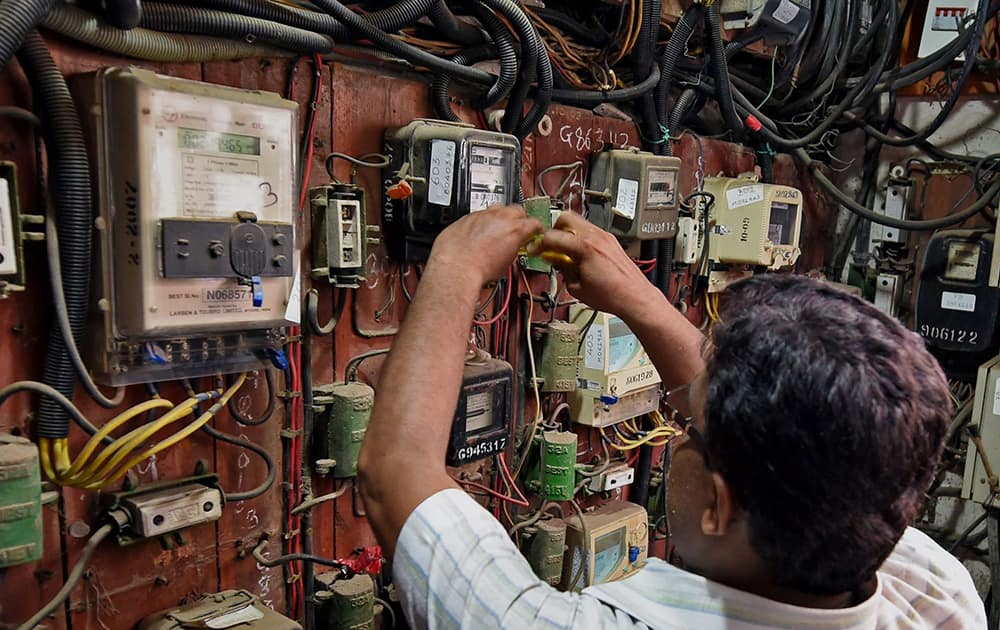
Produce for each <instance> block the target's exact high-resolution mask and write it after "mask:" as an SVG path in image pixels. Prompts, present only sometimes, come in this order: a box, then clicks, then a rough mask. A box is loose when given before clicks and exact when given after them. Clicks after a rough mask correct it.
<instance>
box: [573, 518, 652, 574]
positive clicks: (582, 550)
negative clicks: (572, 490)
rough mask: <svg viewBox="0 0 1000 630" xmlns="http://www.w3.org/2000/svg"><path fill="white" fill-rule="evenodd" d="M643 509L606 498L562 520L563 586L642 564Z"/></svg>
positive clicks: (629, 571) (644, 543) (644, 551)
mask: <svg viewBox="0 0 1000 630" xmlns="http://www.w3.org/2000/svg"><path fill="white" fill-rule="evenodd" d="M646 518H647V516H646V510H645V509H644V508H642V507H641V506H638V505H636V504H635V503H629V502H628V501H610V502H608V503H605V504H604V505H602V506H601V507H599V508H597V509H596V510H594V511H592V512H584V513H583V520H584V521H585V522H586V524H587V527H586V532H585V530H584V528H583V525H582V524H581V523H580V522H579V520H578V519H569V520H568V521H566V545H567V549H566V559H565V561H564V562H563V580H562V589H563V590H567V591H568V590H571V589H572V590H580V589H582V588H584V587H587V586H591V585H593V584H601V583H603V582H614V581H615V580H620V579H622V578H625V577H627V576H629V575H631V574H633V573H635V572H636V571H638V570H639V569H640V568H642V565H643V564H645V561H646V554H647V551H648V538H647V533H646V527H647V524H646Z"/></svg>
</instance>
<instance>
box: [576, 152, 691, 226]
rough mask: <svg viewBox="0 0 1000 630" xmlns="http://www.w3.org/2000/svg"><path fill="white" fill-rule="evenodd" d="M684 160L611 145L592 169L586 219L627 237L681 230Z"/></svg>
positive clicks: (600, 155) (598, 155) (597, 159)
mask: <svg viewBox="0 0 1000 630" xmlns="http://www.w3.org/2000/svg"><path fill="white" fill-rule="evenodd" d="M680 170H681V160H680V158H675V157H667V156H662V155H653V154H652V153H649V152H647V151H639V150H638V149H612V150H609V151H603V152H601V153H599V154H597V156H596V157H595V158H594V161H593V164H591V167H590V184H589V188H588V189H587V191H586V194H587V218H588V219H589V220H590V222H591V223H593V224H595V225H597V226H598V227H600V228H601V229H603V230H604V231H606V232H610V233H612V234H614V235H615V236H617V237H618V238H619V239H621V240H623V241H647V240H656V239H663V238H671V237H673V236H675V235H676V234H677V207H678V204H679V202H680V199H678V197H677V186H678V179H679V177H680Z"/></svg>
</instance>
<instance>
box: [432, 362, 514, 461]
mask: <svg viewBox="0 0 1000 630" xmlns="http://www.w3.org/2000/svg"><path fill="white" fill-rule="evenodd" d="M513 395H514V369H513V368H512V367H511V366H510V364H509V363H506V362H504V361H500V360H499V359H494V358H492V357H490V356H489V355H485V354H476V355H475V356H473V357H470V358H469V359H468V360H467V361H466V362H465V373H464V374H463V376H462V391H461V392H460V393H459V396H458V405H457V406H456V408H455V419H454V421H453V422H452V426H451V436H450V438H449V439H448V455H447V459H446V463H447V464H448V465H449V466H461V465H462V464H466V463H468V462H472V461H476V460H477V459H483V458H485V457H490V456H492V455H496V454H497V453H500V452H501V451H503V449H505V448H506V447H507V442H508V440H509V437H510V418H511V411H512V409H513V406H512V405H513Z"/></svg>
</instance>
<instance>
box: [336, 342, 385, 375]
mask: <svg viewBox="0 0 1000 630" xmlns="http://www.w3.org/2000/svg"><path fill="white" fill-rule="evenodd" d="M388 353H389V348H379V349H377V350H369V351H368V352H362V353H361V354H359V355H357V356H354V357H351V359H350V360H349V361H348V362H347V365H345V366H344V381H345V382H350V381H353V380H354V379H356V378H357V377H358V369H360V367H361V364H362V363H363V362H364V361H366V360H368V359H371V358H372V357H377V356H379V355H382V354H388Z"/></svg>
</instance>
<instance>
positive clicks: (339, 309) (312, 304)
mask: <svg viewBox="0 0 1000 630" xmlns="http://www.w3.org/2000/svg"><path fill="white" fill-rule="evenodd" d="M338 295H339V296H340V299H337V296H338ZM333 296H334V301H335V302H336V304H335V305H334V307H333V315H332V316H331V317H330V321H328V322H327V323H325V324H320V323H319V313H318V310H319V292H318V291H316V289H309V291H307V292H306V322H307V323H308V325H309V330H310V332H311V333H312V334H314V335H316V336H317V337H325V336H326V335H329V334H330V333H332V332H333V330H334V329H335V328H336V327H337V323H338V322H339V321H340V318H341V316H342V315H343V314H344V306H345V305H346V304H347V296H345V295H342V294H340V293H339V292H338V291H337V290H334V294H333Z"/></svg>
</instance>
